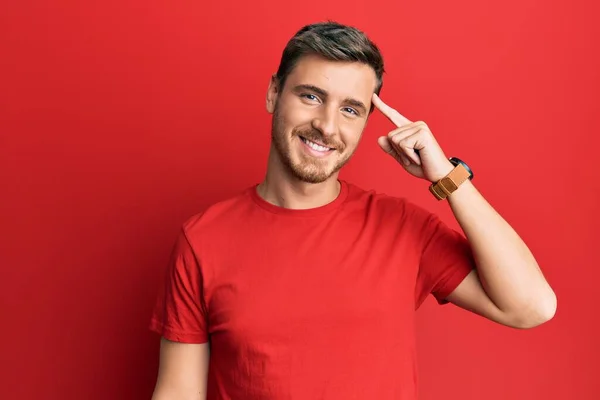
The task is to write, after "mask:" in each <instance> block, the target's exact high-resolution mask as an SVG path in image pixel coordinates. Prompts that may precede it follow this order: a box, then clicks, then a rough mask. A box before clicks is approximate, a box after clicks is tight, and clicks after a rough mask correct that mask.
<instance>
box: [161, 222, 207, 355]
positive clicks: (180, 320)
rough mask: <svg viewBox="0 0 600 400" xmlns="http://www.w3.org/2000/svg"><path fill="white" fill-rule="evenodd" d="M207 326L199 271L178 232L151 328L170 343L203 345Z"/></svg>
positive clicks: (196, 262)
mask: <svg viewBox="0 0 600 400" xmlns="http://www.w3.org/2000/svg"><path fill="white" fill-rule="evenodd" d="M207 325H208V324H207V313H206V304H205V302H204V294H203V278H202V272H201V268H200V265H199V263H198V260H197V258H196V256H195V254H194V251H193V249H192V246H191V245H190V243H189V241H188V238H187V236H186V235H185V231H184V230H181V231H180V233H179V235H178V236H177V239H176V241H175V245H174V246H173V250H172V252H171V256H170V259H169V263H168V268H167V273H166V275H165V277H164V281H163V282H162V283H161V285H160V288H159V293H158V298H157V300H156V304H155V308H154V312H153V314H152V317H151V322H150V329H151V330H152V331H154V332H156V333H158V334H160V335H161V336H163V337H165V338H166V339H168V340H171V341H175V342H185V343H205V342H207V341H208V333H207V331H208V329H207Z"/></svg>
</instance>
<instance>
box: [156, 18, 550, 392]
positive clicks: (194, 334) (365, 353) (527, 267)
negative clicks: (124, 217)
mask: <svg viewBox="0 0 600 400" xmlns="http://www.w3.org/2000/svg"><path fill="white" fill-rule="evenodd" d="M383 72H384V66H383V61H382V57H381V55H380V52H379V50H378V48H377V47H376V45H375V44H373V43H372V42H371V41H370V40H369V39H368V38H367V37H366V36H365V35H364V34H363V33H362V32H360V31H359V30H357V29H355V28H352V27H348V26H343V25H339V24H336V23H321V24H314V25H310V26H306V27H304V28H303V29H301V30H300V31H299V32H298V33H297V34H296V35H295V36H294V37H293V38H292V39H291V40H290V42H289V43H288V44H287V46H286V48H285V50H284V52H283V56H282V59H281V64H280V66H279V69H278V71H277V73H276V74H275V75H274V76H273V78H272V80H271V82H270V85H269V88H268V91H267V96H266V108H267V110H268V112H269V113H272V114H273V119H272V145H271V150H270V153H269V158H268V165H267V172H266V176H265V178H264V180H263V181H262V182H261V183H260V184H258V185H256V186H253V187H250V188H248V189H247V190H244V191H243V192H241V193H240V194H239V195H237V196H235V197H233V198H230V199H227V200H224V201H221V202H218V203H217V204H214V205H212V206H211V207H208V208H207V209H206V210H204V211H203V212H202V213H200V214H198V215H196V216H194V217H193V218H190V219H189V220H188V221H186V223H185V224H184V226H183V227H182V230H181V232H180V234H179V237H178V239H177V242H176V245H175V249H174V252H173V255H172V259H171V263H170V266H169V273H168V275H167V279H166V284H165V285H164V287H163V290H162V292H161V295H160V297H159V300H158V305H157V308H156V311H155V314H154V316H153V318H152V329H153V330H155V331H156V332H158V333H159V334H160V335H162V341H161V350H160V367H159V373H158V378H157V383H156V388H155V392H154V396H153V399H154V400H184V399H185V400H187V399H205V398H207V399H236V400H237V399H244V400H253V399H277V400H283V399H303V400H304V399H327V400H329V399H344V400H348V399H378V400H386V399H390V400H391V399H394V400H408V399H411V400H412V399H416V398H417V388H416V386H417V385H416V368H415V335H414V325H413V315H414V311H415V310H416V309H417V308H418V307H419V306H420V305H421V303H422V302H423V301H424V300H425V298H426V297H427V296H428V295H429V294H432V295H433V296H435V298H436V299H437V301H438V302H439V303H440V304H444V303H448V302H451V303H453V304H456V305H457V306H460V307H462V308H465V309H467V310H470V311H472V312H474V313H477V314H479V315H481V316H483V317H485V318H489V319H490V320H493V321H495V322H498V323H500V324H503V325H506V326H510V327H514V328H531V327H534V326H537V325H539V324H541V323H544V322H545V321H548V320H549V319H551V318H552V316H553V315H554V312H555V308H556V298H555V295H554V293H553V291H552V289H551V288H550V287H549V285H548V283H547V282H546V280H545V279H544V277H543V275H542V273H541V272H540V270H539V268H538V266H537V264H536V261H535V260H534V257H533V256H532V254H531V253H530V251H529V250H528V248H527V247H526V245H525V244H524V243H523V242H522V241H521V239H520V238H519V236H518V235H517V234H516V233H515V232H514V231H513V229H512V228H511V227H510V226H509V225H508V224H507V223H506V222H505V221H504V220H503V219H502V218H501V216H499V215H498V214H497V213H496V212H495V211H494V210H493V209H492V207H491V206H490V205H489V204H488V203H487V202H486V201H485V199H484V198H483V197H482V196H481V195H480V194H479V192H478V191H477V189H476V188H475V187H474V185H473V183H472V181H471V179H470V178H472V175H471V172H470V170H469V168H468V166H467V165H466V164H465V163H464V162H462V161H460V160H457V159H452V160H450V159H449V158H447V157H446V155H445V154H444V152H443V151H442V149H440V147H439V146H438V144H437V142H436V140H435V138H434V136H433V134H432V132H431V131H430V130H429V128H428V127H427V125H426V124H425V123H424V122H420V121H419V122H411V121H409V120H407V119H406V118H405V117H403V116H402V115H400V114H399V113H398V112H397V111H396V110H394V109H392V108H391V107H390V106H388V105H387V104H385V103H384V102H383V100H381V99H380V98H379V96H378V94H379V93H380V90H381V86H382V75H383ZM374 108H377V109H378V110H379V111H380V112H382V113H383V114H384V115H385V116H387V117H388V118H389V119H390V120H391V121H392V123H393V124H395V126H396V128H395V129H394V130H392V131H391V132H390V133H389V134H387V135H384V136H381V137H380V138H379V140H378V142H379V145H380V146H381V148H382V150H383V151H384V152H386V153H388V154H389V155H391V156H393V157H394V158H395V159H396V160H398V162H399V166H398V167H399V168H404V169H405V170H406V171H407V172H408V173H409V174H412V175H414V176H415V177H417V178H421V179H424V180H426V181H429V182H430V184H431V186H430V190H431V195H432V196H435V198H438V199H440V201H447V202H448V204H449V206H450V207H451V209H452V211H453V213H454V215H455V217H456V219H457V220H458V222H459V224H460V226H461V227H462V229H463V231H464V232H465V235H466V238H465V237H464V236H462V235H460V234H458V233H457V232H455V231H453V230H451V229H449V228H448V227H447V226H446V225H445V224H443V223H442V222H441V220H440V219H439V218H437V217H436V216H435V215H432V214H430V213H429V212H427V211H425V210H424V209H423V208H421V207H419V206H416V205H414V204H412V203H410V202H409V201H407V200H405V199H403V198H394V197H391V196H387V195H383V194H380V193H376V192H375V191H366V190H363V189H360V188H359V187H357V186H355V185H353V184H351V183H349V182H346V181H343V180H340V179H338V173H339V170H340V168H342V166H343V165H344V164H345V163H346V162H347V161H348V160H349V159H350V157H351V156H352V154H353V153H354V151H355V150H356V147H357V145H358V143H359V141H360V139H361V135H362V132H363V129H364V128H365V126H366V123H367V119H368V117H369V115H370V113H371V112H372V111H373V109H374ZM467 239H468V240H467Z"/></svg>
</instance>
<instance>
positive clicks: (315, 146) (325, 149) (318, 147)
mask: <svg viewBox="0 0 600 400" xmlns="http://www.w3.org/2000/svg"><path fill="white" fill-rule="evenodd" d="M299 137H300V140H302V141H303V142H304V144H306V145H307V146H308V147H310V148H311V149H313V150H315V151H319V152H321V153H326V152H328V151H331V150H334V149H333V148H331V147H327V146H323V145H322V144H319V143H315V142H313V141H310V140H308V139H306V138H304V137H302V136H299Z"/></svg>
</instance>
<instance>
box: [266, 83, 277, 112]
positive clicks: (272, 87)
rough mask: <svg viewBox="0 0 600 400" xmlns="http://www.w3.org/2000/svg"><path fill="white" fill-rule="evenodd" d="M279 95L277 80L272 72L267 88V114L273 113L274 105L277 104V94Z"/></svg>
mask: <svg viewBox="0 0 600 400" xmlns="http://www.w3.org/2000/svg"><path fill="white" fill-rule="evenodd" d="M278 95H279V80H278V79H277V75H275V74H273V76H271V81H270V82H269V89H268V90H267V104H266V106H267V112H268V113H269V114H273V112H275V106H276V104H277V96H278Z"/></svg>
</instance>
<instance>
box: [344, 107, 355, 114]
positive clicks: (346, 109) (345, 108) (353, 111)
mask: <svg viewBox="0 0 600 400" xmlns="http://www.w3.org/2000/svg"><path fill="white" fill-rule="evenodd" d="M343 110H344V111H347V112H349V113H351V114H354V115H358V112H357V111H356V110H355V109H354V108H350V107H344V108H343Z"/></svg>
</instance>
